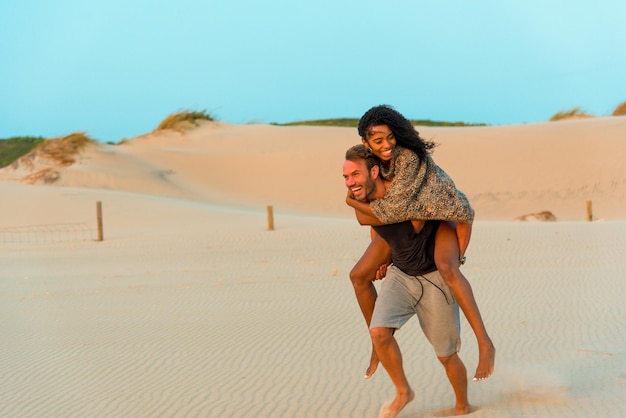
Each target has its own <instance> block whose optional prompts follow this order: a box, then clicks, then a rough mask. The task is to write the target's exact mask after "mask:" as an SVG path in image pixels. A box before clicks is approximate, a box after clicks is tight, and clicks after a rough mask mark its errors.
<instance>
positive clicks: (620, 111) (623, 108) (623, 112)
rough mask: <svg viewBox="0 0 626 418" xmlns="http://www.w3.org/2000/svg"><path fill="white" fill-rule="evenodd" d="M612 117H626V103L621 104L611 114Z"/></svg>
mask: <svg viewBox="0 0 626 418" xmlns="http://www.w3.org/2000/svg"><path fill="white" fill-rule="evenodd" d="M611 116H626V101H624V102H622V103H620V104H619V105H618V106H617V107H616V108H615V110H614V111H613V113H612V114H611Z"/></svg>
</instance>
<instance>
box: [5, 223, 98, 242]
mask: <svg viewBox="0 0 626 418" xmlns="http://www.w3.org/2000/svg"><path fill="white" fill-rule="evenodd" d="M97 233H98V231H97V229H95V228H94V227H93V226H89V225H87V224H86V223H71V224H51V225H26V226H18V227H9V228H0V242H2V243H3V244H8V243H45V242H65V241H87V240H95V239H96V238H97Z"/></svg>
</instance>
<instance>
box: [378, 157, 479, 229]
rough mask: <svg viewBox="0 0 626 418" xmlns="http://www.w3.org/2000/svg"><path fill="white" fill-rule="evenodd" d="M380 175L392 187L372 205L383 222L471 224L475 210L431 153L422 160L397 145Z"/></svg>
mask: <svg viewBox="0 0 626 418" xmlns="http://www.w3.org/2000/svg"><path fill="white" fill-rule="evenodd" d="M381 174H382V175H383V177H384V178H386V179H387V180H391V184H390V185H389V188H388V189H387V193H386V194H385V197H384V198H383V199H378V200H375V201H373V202H371V203H370V207H371V208H372V211H373V212H374V214H375V215H376V217H377V218H378V219H380V220H381V221H382V222H384V223H397V222H402V221H406V220H410V219H423V220H430V219H438V220H448V221H456V222H467V223H472V221H473V220H474V210H473V209H472V207H471V205H470V203H469V200H468V199H467V197H466V196H465V195H464V194H463V192H461V191H460V190H458V189H457V188H456V186H455V185H454V181H452V179H451V178H450V176H448V174H446V172H445V171H443V170H442V169H441V168H440V167H439V166H438V165H437V164H435V161H434V160H433V159H432V157H431V155H430V154H427V156H426V159H425V160H424V161H420V159H419V157H418V156H417V154H416V153H415V152H413V151H411V150H409V149H406V148H402V147H399V146H396V148H395V149H394V154H393V158H392V161H391V165H390V167H389V169H384V168H383V169H382V170H381Z"/></svg>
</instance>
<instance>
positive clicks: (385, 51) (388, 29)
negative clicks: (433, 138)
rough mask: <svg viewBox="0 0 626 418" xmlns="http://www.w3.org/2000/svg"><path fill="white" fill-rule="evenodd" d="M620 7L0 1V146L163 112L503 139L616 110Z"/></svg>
mask: <svg viewBox="0 0 626 418" xmlns="http://www.w3.org/2000/svg"><path fill="white" fill-rule="evenodd" d="M625 39H626V2H625V1H623V0H596V1H595V2H589V1H576V0H574V1H572V0H570V1H560V0H550V1H546V0H542V1H538V0H526V1H491V0H486V1H480V2H469V1H461V0H451V1H428V2H426V1H417V0H388V1H385V2H383V1H380V0H378V1H369V0H345V1H341V0H333V1H329V0H317V1H315V2H313V1H309V2H298V1H293V0H267V1H263V2H260V1H242V0H222V1H219V2H217V1H213V0H176V1H160V0H107V1H97V0H94V1H87V0H81V1H79V0H56V1H48V0H39V1H37V0H19V1H17V0H6V1H2V2H0V57H1V65H0V138H7V137H11V136H18V135H41V136H45V137H52V136H60V135H66V134H69V133H71V132H75V131H86V132H87V133H88V134H89V135H90V136H92V137H94V138H96V139H99V140H101V141H118V140H120V139H122V138H131V137H134V136H136V135H140V134H143V133H146V132H149V131H151V130H152V129H154V128H155V127H156V126H157V125H158V124H159V122H160V121H161V120H162V119H163V118H165V117H166V116H167V115H169V114H170V113H173V112H176V111H180V110H184V109H193V110H203V109H206V110H207V111H208V112H209V113H211V114H212V115H214V116H215V117H217V118H218V119H219V120H222V121H225V122H230V123H236V124H244V123H270V122H279V123H283V122H290V121H298V120H306V119H324V118H336V117H355V118H358V117H360V116H361V115H362V114H363V112H365V111H366V110H367V109H368V108H369V107H371V106H374V105H377V104H382V103H385V104H391V105H393V106H394V107H395V108H396V109H397V110H399V111H400V112H401V113H403V114H404V115H405V116H407V117H409V118H412V119H433V120H446V121H465V122H484V123H489V124H496V125H504V124H518V123H534V122H541V121H545V120H547V119H549V118H550V116H552V115H553V114H554V113H556V112H558V111H560V110H566V109H570V108H573V107H575V106H580V107H581V108H582V109H583V110H584V111H587V112H589V113H592V114H595V115H598V116H600V115H608V114H610V113H611V112H612V111H613V109H614V108H615V107H616V106H617V105H618V104H619V103H621V102H623V101H624V100H626V54H625V53H624V52H623V51H624V49H623V48H624V40H625Z"/></svg>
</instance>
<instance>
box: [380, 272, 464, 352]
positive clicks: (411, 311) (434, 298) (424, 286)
mask: <svg viewBox="0 0 626 418" xmlns="http://www.w3.org/2000/svg"><path fill="white" fill-rule="evenodd" d="M415 314H417V317H418V319H419V321H420V326H421V327H422V331H424V335H425V336H426V338H427V339H428V341H429V342H430V344H431V345H432V346H433V348H434V349H435V353H436V354H437V357H447V356H450V355H452V354H454V353H457V352H458V351H459V349H460V348H461V337H460V335H459V331H460V328H461V325H460V322H459V305H457V303H456V301H455V300H454V297H453V296H452V292H451V291H450V288H449V287H448V285H446V283H445V282H444V280H443V278H442V277H441V275H440V274H439V272H438V271H434V272H432V273H428V274H425V275H423V276H409V275H408V274H405V273H404V272H403V271H402V270H400V269H399V268H397V267H395V266H393V265H392V266H390V267H389V268H388V269H387V276H386V277H385V280H383V283H382V286H381V289H380V294H379V295H378V298H377V299H376V305H375V306H374V314H373V316H372V321H371V323H370V329H372V328H395V329H400V328H401V327H402V325H404V324H405V323H406V321H408V320H409V318H411V317H412V316H413V315H415Z"/></svg>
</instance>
